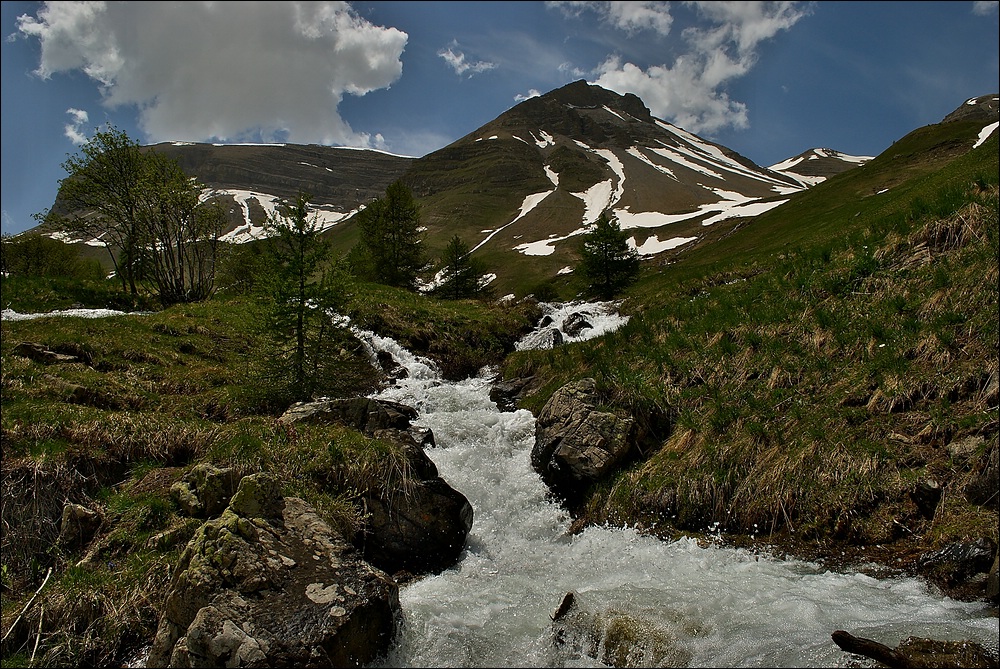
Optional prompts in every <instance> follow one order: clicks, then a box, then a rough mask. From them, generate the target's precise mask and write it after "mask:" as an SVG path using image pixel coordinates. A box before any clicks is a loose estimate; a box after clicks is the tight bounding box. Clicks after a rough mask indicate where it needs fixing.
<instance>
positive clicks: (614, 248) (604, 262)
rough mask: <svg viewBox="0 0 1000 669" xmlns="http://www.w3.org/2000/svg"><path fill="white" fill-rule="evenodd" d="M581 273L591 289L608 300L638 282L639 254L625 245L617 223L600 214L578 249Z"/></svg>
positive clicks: (624, 237) (626, 241)
mask: <svg viewBox="0 0 1000 669" xmlns="http://www.w3.org/2000/svg"><path fill="white" fill-rule="evenodd" d="M580 256H581V259H582V262H581V269H582V270H583V273H584V275H585V276H586V277H587V279H588V280H589V281H590V289H591V290H592V291H594V292H595V293H597V294H598V295H600V296H601V297H602V298H604V299H609V298H611V297H612V296H614V295H615V293H617V292H619V291H620V290H622V289H623V288H625V287H626V286H629V285H631V284H632V283H634V282H635V281H636V280H637V279H638V278H639V254H638V253H637V252H636V250H635V249H633V248H630V247H629V245H628V238H627V237H626V235H625V233H624V232H622V229H621V226H619V225H618V221H617V220H612V219H611V218H610V217H609V216H608V215H607V213H602V214H601V215H600V217H598V219H597V221H596V222H595V223H594V228H593V230H591V231H590V232H589V233H587V234H586V235H585V236H584V238H583V243H582V244H581V247H580Z"/></svg>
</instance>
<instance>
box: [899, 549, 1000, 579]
mask: <svg viewBox="0 0 1000 669" xmlns="http://www.w3.org/2000/svg"><path fill="white" fill-rule="evenodd" d="M995 552H996V547H995V546H994V545H993V543H992V542H991V541H990V540H989V539H979V540H977V541H957V542H955V543H953V544H948V545H947V546H945V547H944V548H942V549H940V550H937V551H934V552H931V553H926V554H925V555H923V556H921V557H920V559H919V560H918V561H917V564H918V566H919V567H921V568H923V569H928V570H933V571H935V572H938V573H939V574H941V575H942V576H944V578H945V580H946V581H947V582H948V583H949V584H952V585H954V584H957V583H961V582H963V581H965V580H967V579H968V578H970V577H972V576H975V575H976V574H984V573H987V572H989V570H990V565H991V563H992V562H993V558H994V554H995Z"/></svg>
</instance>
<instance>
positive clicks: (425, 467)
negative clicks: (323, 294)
mask: <svg viewBox="0 0 1000 669" xmlns="http://www.w3.org/2000/svg"><path fill="white" fill-rule="evenodd" d="M416 417H417V412H416V410H415V409H413V408H411V407H408V406H405V405H403V404H397V403H395V402H388V401H385V400H377V399H370V398H364V397H358V398H353V399H339V400H323V401H319V402H309V403H300V404H297V405H295V406H293V407H291V408H290V409H289V410H288V411H286V412H285V414H284V415H283V416H282V417H281V418H280V420H281V421H283V422H288V423H294V422H296V421H320V422H323V421H332V422H338V423H341V424H345V425H349V426H352V427H354V428H355V429H358V430H360V431H362V432H364V433H365V434H367V435H369V436H371V437H374V438H377V439H384V440H386V441H391V442H394V443H396V444H398V445H400V446H401V447H402V448H403V449H404V451H405V453H406V458H407V464H408V468H409V470H410V474H411V475H410V478H409V479H408V480H407V481H405V482H404V483H403V488H404V489H403V490H397V491H391V493H390V494H385V493H382V494H374V493H372V494H368V495H366V496H365V498H364V500H365V507H366V510H367V512H368V514H369V519H368V522H367V524H366V527H365V528H364V530H363V531H362V532H361V533H360V534H359V536H357V537H355V538H354V543H355V545H356V546H357V547H358V548H360V549H361V550H362V552H363V554H364V557H365V559H366V560H369V561H370V562H371V563H372V564H374V565H376V566H377V567H379V568H380V569H384V570H385V571H387V572H389V573H392V574H394V573H396V572H400V571H406V572H410V573H412V574H427V573H438V572H440V571H442V570H444V569H447V568H448V567H450V566H452V565H453V564H455V562H456V561H457V560H458V557H459V555H460V554H461V552H462V549H463V548H464V547H465V539H466V537H467V536H468V534H469V531H470V530H471V529H472V520H473V515H474V513H473V509H472V505H471V504H469V500H468V499H467V498H466V497H465V496H464V495H463V494H462V493H460V492H458V491H457V490H455V489H454V488H452V487H451V486H450V485H448V483H447V482H446V481H445V480H444V479H442V478H441V477H440V476H438V471H437V467H435V466H434V462H433V461H432V460H431V459H430V458H429V457H427V454H426V453H425V452H424V450H423V449H424V447H427V446H432V447H433V446H434V435H433V433H432V432H431V431H430V430H429V429H427V428H416V427H413V426H412V425H411V421H412V420H413V419H414V418H416Z"/></svg>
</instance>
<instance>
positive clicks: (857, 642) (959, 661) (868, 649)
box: [831, 630, 997, 669]
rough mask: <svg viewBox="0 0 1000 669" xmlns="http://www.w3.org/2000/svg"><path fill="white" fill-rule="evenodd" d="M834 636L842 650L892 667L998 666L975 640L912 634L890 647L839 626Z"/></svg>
mask: <svg viewBox="0 0 1000 669" xmlns="http://www.w3.org/2000/svg"><path fill="white" fill-rule="evenodd" d="M831 636H832V637H833V642H834V643H835V644H837V645H838V646H839V647H840V648H841V649H842V650H845V651H847V652H848V653H854V654H855V655H863V656H864V657H867V658H871V659H872V660H875V661H876V662H880V663H882V664H884V665H885V666H887V667H892V668H893V669H932V668H934V667H967V668H977V669H990V668H994V667H997V658H996V657H994V656H993V655H992V654H991V653H989V652H988V651H987V650H986V649H985V648H983V647H982V646H980V645H979V644H978V643H975V642H974V641H934V640H932V639H921V638H918V637H910V638H908V639H906V640H905V641H902V642H901V643H900V644H899V646H898V647H897V648H890V647H889V646H886V645H885V644H883V643H879V642H878V641H872V640H871V639H864V638H862V637H856V636H854V635H853V634H850V633H849V632H845V631H843V630H837V631H836V632H834V633H833V634H832V635H831Z"/></svg>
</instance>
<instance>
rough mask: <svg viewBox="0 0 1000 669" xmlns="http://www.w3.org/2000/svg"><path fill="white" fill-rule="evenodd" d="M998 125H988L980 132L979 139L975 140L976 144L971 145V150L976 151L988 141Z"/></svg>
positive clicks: (995, 123)
mask: <svg viewBox="0 0 1000 669" xmlns="http://www.w3.org/2000/svg"><path fill="white" fill-rule="evenodd" d="M998 125H1000V123H997V122H994V123H990V124H989V125H988V126H986V127H985V128H983V129H982V130H980V131H979V139H977V140H976V143H975V144H973V145H972V148H974V149H978V148H979V147H980V146H982V144H983V142H985V141H986V140H987V139H989V138H990V135H992V134H993V133H994V132H995V131H996V129H997V126H998Z"/></svg>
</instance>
